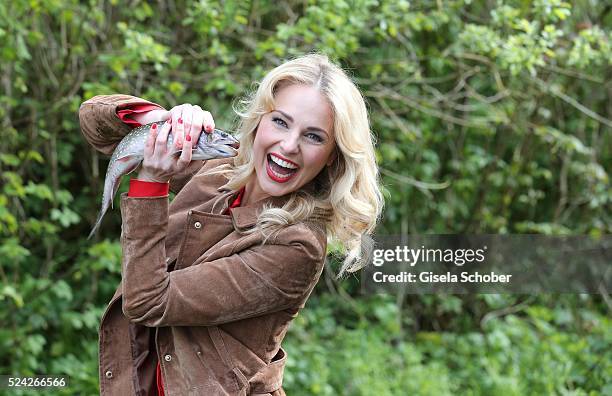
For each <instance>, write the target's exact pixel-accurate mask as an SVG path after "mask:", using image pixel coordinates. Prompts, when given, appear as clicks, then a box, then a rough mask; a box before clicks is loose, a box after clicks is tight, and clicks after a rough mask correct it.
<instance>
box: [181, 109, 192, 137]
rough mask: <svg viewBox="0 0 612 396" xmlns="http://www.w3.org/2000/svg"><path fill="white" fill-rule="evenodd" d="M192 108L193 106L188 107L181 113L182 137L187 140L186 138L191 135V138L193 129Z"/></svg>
mask: <svg viewBox="0 0 612 396" xmlns="http://www.w3.org/2000/svg"><path fill="white" fill-rule="evenodd" d="M193 107H194V106H191V105H190V106H189V107H188V108H185V111H183V131H184V133H185V135H184V137H185V139H187V136H189V135H191V137H193V134H192V131H191V130H192V128H193ZM183 144H185V142H184V141H183Z"/></svg>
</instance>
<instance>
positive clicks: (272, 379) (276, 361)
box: [249, 348, 287, 394]
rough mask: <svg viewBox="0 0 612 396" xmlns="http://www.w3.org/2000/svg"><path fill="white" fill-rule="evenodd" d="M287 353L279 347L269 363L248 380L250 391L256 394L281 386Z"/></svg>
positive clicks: (274, 389)
mask: <svg viewBox="0 0 612 396" xmlns="http://www.w3.org/2000/svg"><path fill="white" fill-rule="evenodd" d="M286 362H287V353H286V352H285V350H284V349H283V348H280V349H279V350H278V352H277V353H276V355H275V356H274V357H273V358H272V361H270V363H269V364H267V365H266V366H265V367H263V368H262V369H261V370H259V371H258V372H257V374H255V375H254V376H253V378H251V380H250V381H249V385H250V391H251V392H253V393H256V394H260V393H263V394H266V393H273V392H274V391H276V390H278V389H280V388H281V387H282V386H283V372H284V371H285V363H286Z"/></svg>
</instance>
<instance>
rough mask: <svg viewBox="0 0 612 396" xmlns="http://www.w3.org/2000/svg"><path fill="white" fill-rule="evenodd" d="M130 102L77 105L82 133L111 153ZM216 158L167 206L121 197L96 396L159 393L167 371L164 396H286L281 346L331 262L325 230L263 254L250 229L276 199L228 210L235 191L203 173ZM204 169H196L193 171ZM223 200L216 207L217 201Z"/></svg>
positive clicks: (293, 231)
mask: <svg viewBox="0 0 612 396" xmlns="http://www.w3.org/2000/svg"><path fill="white" fill-rule="evenodd" d="M135 103H150V102H147V101H145V100H142V99H139V98H135V97H132V96H127V95H108V96H96V97H94V98H92V99H90V100H88V101H86V102H84V103H83V104H82V105H81V108H80V111H79V118H80V122H81V130H82V132H83V134H84V136H85V138H86V139H87V141H88V142H89V143H90V144H91V145H92V146H93V147H94V148H95V149H97V150H98V151H100V152H102V153H105V154H111V153H112V151H113V150H114V147H115V146H116V145H117V144H118V143H119V141H120V140H121V138H122V137H123V136H125V135H126V134H127V133H129V132H130V128H129V127H128V126H126V125H125V124H124V123H123V122H122V121H121V120H120V119H119V118H118V117H117V115H116V112H117V110H119V109H122V108H126V107H128V106H130V105H133V104H135ZM232 162H233V160H232V159H224V160H209V161H206V162H203V161H202V162H201V166H199V165H197V164H196V165H195V166H190V168H189V169H190V171H189V172H188V173H185V174H183V175H178V176H177V177H175V178H173V180H171V183H170V187H171V190H173V191H174V192H176V193H177V195H176V197H175V198H174V199H173V200H172V202H171V203H169V200H168V197H167V196H165V197H153V198H135V197H128V196H127V195H126V194H123V195H122V196H121V215H122V219H123V224H122V232H121V244H122V248H123V260H122V281H121V283H120V285H119V286H118V288H117V291H116V292H115V295H114V296H113V297H112V299H111V301H110V303H109V305H108V307H107V309H106V311H105V313H104V316H103V317H102V323H101V325H100V341H99V347H100V350H99V359H100V361H99V363H100V371H99V374H100V394H102V395H112V396H115V395H129V394H135V395H154V394H155V393H156V388H155V367H156V364H157V361H158V357H159V361H160V364H161V368H162V374H163V383H164V388H165V392H166V395H169V396H175V395H176V396H179V395H180V396H183V395H275V396H278V395H284V391H283V389H282V378H283V368H284V365H285V361H286V354H285V351H284V350H283V349H282V348H281V341H282V340H283V338H284V336H285V333H286V332H287V329H288V327H289V323H290V322H291V321H292V320H293V319H294V318H295V317H296V316H297V314H298V312H299V310H300V309H302V308H303V307H304V304H305V302H306V300H307V299H308V297H309V295H310V293H311V292H312V290H313V288H314V286H315V284H316V283H317V281H318V279H319V277H320V275H321V272H322V269H323V266H324V261H325V252H326V235H325V232H324V230H323V229H322V227H320V226H316V225H314V226H313V225H312V224H306V223H299V224H295V225H291V226H288V227H286V228H285V229H284V230H282V231H281V232H280V233H278V235H277V236H276V237H274V238H271V239H269V240H268V241H267V242H266V244H264V245H262V244H261V242H262V236H261V235H260V234H259V233H253V234H245V233H244V231H245V230H247V229H249V228H251V227H253V226H254V225H255V222H256V219H257V215H258V213H259V212H260V210H261V208H262V206H263V205H264V204H265V203H271V204H272V205H275V206H280V205H282V203H283V202H285V200H286V199H287V197H273V198H267V199H264V200H261V201H259V202H255V203H252V204H249V205H248V206H243V207H237V208H234V209H232V210H231V214H230V215H224V214H223V213H224V212H225V210H226V209H227V207H228V204H229V202H231V201H230V200H231V198H232V197H233V195H234V193H233V192H232V191H224V190H221V189H219V187H220V186H222V185H223V184H224V183H225V182H226V178H225V177H224V176H221V175H207V174H206V172H207V171H209V170H210V169H213V168H214V167H216V166H217V165H219V164H223V163H232ZM198 168H199V169H198ZM218 198H219V199H220V201H219V202H218V203H217V205H216V206H214V207H213V203H214V202H215V200H216V199H218Z"/></svg>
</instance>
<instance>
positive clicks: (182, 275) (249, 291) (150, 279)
mask: <svg viewBox="0 0 612 396" xmlns="http://www.w3.org/2000/svg"><path fill="white" fill-rule="evenodd" d="M121 211H122V217H123V232H122V235H121V242H122V247H123V263H122V285H123V290H122V292H123V312H124V314H125V315H126V316H127V317H128V318H129V319H130V320H131V321H133V322H136V323H140V324H143V325H145V326H152V327H153V326H154V327H158V326H212V325H216V324H221V323H227V322H233V321H236V320H240V319H245V318H249V317H253V316H258V315H262V314H265V313H270V312H275V311H280V310H283V309H286V308H289V307H295V306H298V305H299V304H300V303H302V302H303V300H304V298H305V297H307V296H308V294H309V293H310V292H311V291H312V289H313V288H314V286H315V284H316V282H317V280H318V279H319V276H320V274H321V271H322V269H323V264H324V260H325V248H326V247H325V240H324V238H323V239H321V238H320V236H319V237H317V235H316V234H315V231H313V230H311V229H310V228H309V227H307V226H305V225H301V224H298V225H294V226H290V227H288V228H286V229H285V230H283V231H281V232H280V233H279V234H278V236H277V237H276V238H275V239H274V240H273V241H272V242H268V243H266V244H265V245H255V246H254V247H252V248H250V249H246V250H243V251H240V252H237V253H235V254H232V255H230V256H227V257H223V258H219V259H216V260H213V261H207V262H201V263H199V264H196V265H192V266H190V267H188V268H185V269H179V270H175V271H172V272H167V271H166V263H165V235H166V229H167V224H168V200H167V199H166V198H159V197H158V198H131V197H127V196H125V194H124V195H122V200H121ZM143 212H146V213H148V214H149V215H148V216H146V221H147V225H146V226H144V225H143V224H139V223H142V221H143V220H142V218H143Z"/></svg>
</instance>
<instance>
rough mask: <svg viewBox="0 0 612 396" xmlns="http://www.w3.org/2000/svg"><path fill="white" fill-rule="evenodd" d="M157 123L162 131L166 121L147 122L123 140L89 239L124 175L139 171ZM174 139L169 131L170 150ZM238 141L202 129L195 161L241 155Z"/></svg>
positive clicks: (112, 162) (110, 167)
mask: <svg viewBox="0 0 612 396" xmlns="http://www.w3.org/2000/svg"><path fill="white" fill-rule="evenodd" d="M153 124H157V128H158V130H159V129H161V127H162V125H163V124H164V122H163V121H160V122H154V123H151V124H147V125H143V126H140V127H138V128H135V129H134V130H132V132H130V133H128V134H127V135H126V136H125V137H124V138H123V139H122V140H121V142H119V145H117V147H116V148H115V151H113V155H112V156H111V159H110V162H109V164H108V168H107V170H106V177H105V179H104V192H103V193H102V208H101V209H100V212H99V213H98V218H97V219H96V224H95V225H94V227H93V229H92V230H91V233H90V234H89V237H88V239H89V238H91V237H92V236H93V235H94V234H95V233H96V231H97V230H98V228H99V227H100V224H101V223H102V218H103V217H104V214H105V213H106V211H107V210H108V207H109V206H110V207H113V199H114V198H115V194H117V189H118V188H119V184H120V182H121V177H123V176H124V175H127V174H129V173H131V172H133V171H134V170H136V169H137V168H138V167H139V166H140V164H141V163H142V160H143V159H144V147H145V143H146V141H147V137H148V136H149V132H150V131H151V126H152V125H153ZM173 143H174V139H173V138H172V131H170V133H169V134H168V143H167V147H168V150H173V147H174V146H173ZM237 148H238V140H237V139H236V138H235V137H233V136H232V135H230V134H229V133H227V132H224V131H222V130H220V129H214V130H213V131H212V132H211V133H206V132H204V131H202V133H201V134H200V138H199V139H198V141H197V142H196V144H194V145H193V149H192V154H191V160H192V161H194V160H208V159H215V158H227V157H233V156H235V155H236V154H238V151H237V150H236V149H237ZM181 152H182V150H176V149H174V152H173V155H180V154H181Z"/></svg>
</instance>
